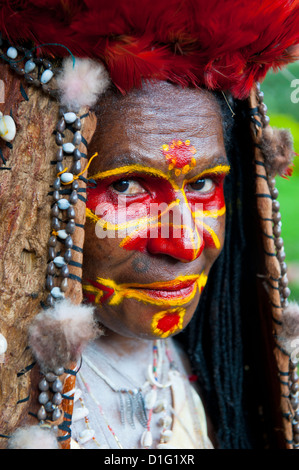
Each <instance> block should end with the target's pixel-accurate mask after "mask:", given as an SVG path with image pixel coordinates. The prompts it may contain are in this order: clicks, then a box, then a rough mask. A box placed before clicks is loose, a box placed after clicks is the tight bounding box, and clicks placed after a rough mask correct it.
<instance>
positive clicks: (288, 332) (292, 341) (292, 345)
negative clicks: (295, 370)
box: [277, 301, 299, 362]
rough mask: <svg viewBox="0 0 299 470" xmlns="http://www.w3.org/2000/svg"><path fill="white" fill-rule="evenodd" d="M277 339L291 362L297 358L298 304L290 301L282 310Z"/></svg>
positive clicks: (298, 357)
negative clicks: (280, 326) (280, 329)
mask: <svg viewBox="0 0 299 470" xmlns="http://www.w3.org/2000/svg"><path fill="white" fill-rule="evenodd" d="M277 339H278V341H279V343H280V345H281V346H282V347H283V349H284V350H285V351H286V352H287V353H288V354H289V355H290V356H291V359H292V360H293V362H298V359H299V305H298V304H297V302H294V301H293V302H290V303H289V305H288V306H287V307H285V308H284V310H283V317H282V331H281V332H280V334H279V336H278V338H277Z"/></svg>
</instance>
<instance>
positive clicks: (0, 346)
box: [0, 333, 7, 354]
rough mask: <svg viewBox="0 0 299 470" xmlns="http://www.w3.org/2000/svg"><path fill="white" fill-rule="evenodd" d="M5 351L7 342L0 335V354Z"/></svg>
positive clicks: (0, 334)
mask: <svg viewBox="0 0 299 470" xmlns="http://www.w3.org/2000/svg"><path fill="white" fill-rule="evenodd" d="M6 350H7V341H6V338H5V336H3V334H2V333H0V354H4V353H5V352H6Z"/></svg>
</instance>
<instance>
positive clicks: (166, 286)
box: [135, 279, 197, 300]
mask: <svg viewBox="0 0 299 470" xmlns="http://www.w3.org/2000/svg"><path fill="white" fill-rule="evenodd" d="M196 280H197V279H190V280H188V281H174V282H170V283H167V282H165V283H164V282H162V283H161V284H160V285H158V283H157V284H156V285H155V287H147V286H146V285H145V286H144V287H143V286H140V287H138V288H137V290H141V291H142V292H143V293H144V294H146V295H148V296H149V297H152V298H154V299H155V298H156V299H165V300H167V299H175V298H178V299H183V298H185V297H188V296H190V295H191V294H192V292H193V290H194V289H196V285H195V283H196ZM135 289H136V288H135Z"/></svg>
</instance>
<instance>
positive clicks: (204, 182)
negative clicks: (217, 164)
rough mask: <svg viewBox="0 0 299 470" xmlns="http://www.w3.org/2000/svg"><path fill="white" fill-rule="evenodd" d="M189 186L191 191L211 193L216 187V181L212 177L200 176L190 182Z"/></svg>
mask: <svg viewBox="0 0 299 470" xmlns="http://www.w3.org/2000/svg"><path fill="white" fill-rule="evenodd" d="M188 186H189V188H190V190H191V191H197V192H200V193H201V194H205V193H210V192H211V191H213V190H214V188H215V183H214V181H213V180H212V179H211V178H199V179H198V180H196V181H193V183H189V185H188Z"/></svg>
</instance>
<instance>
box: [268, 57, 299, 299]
mask: <svg viewBox="0 0 299 470" xmlns="http://www.w3.org/2000/svg"><path fill="white" fill-rule="evenodd" d="M261 90H262V91H263V92H264V95H265V99H264V102H265V104H266V105H267V107H268V112H267V114H268V116H269V117H270V124H271V125H272V126H273V127H279V128H287V129H290V131H291V132H292V135H293V138H294V148H295V152H296V153H298V154H299V62H296V63H294V64H291V65H289V66H288V67H287V68H286V69H283V70H281V71H280V72H278V73H274V72H270V73H269V74H268V75H267V77H266V79H265V80H264V82H263V83H262V84H261ZM295 101H297V103H296V102H295ZM276 186H277V189H278V190H279V198H278V200H279V202H280V207H281V214H282V237H283V239H284V246H285V252H286V262H287V264H288V278H289V287H290V289H291V292H292V293H291V297H290V300H297V301H299V156H298V157H295V159H294V171H293V175H292V176H291V177H290V178H289V179H284V178H281V177H277V178H276Z"/></svg>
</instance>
